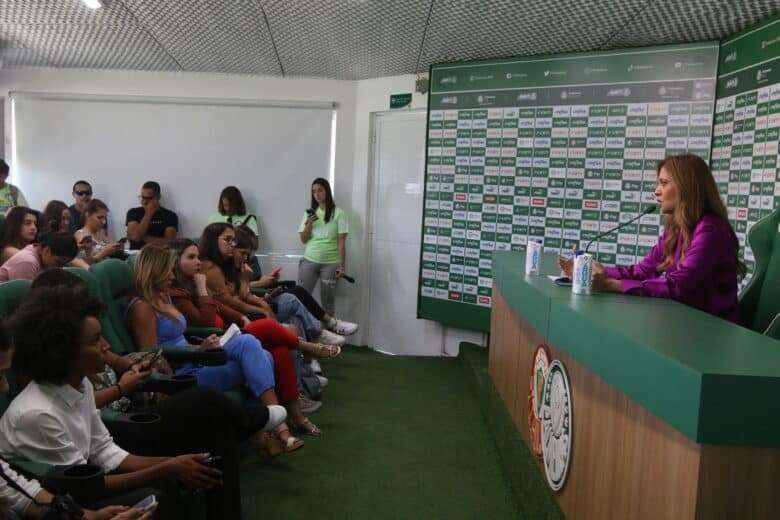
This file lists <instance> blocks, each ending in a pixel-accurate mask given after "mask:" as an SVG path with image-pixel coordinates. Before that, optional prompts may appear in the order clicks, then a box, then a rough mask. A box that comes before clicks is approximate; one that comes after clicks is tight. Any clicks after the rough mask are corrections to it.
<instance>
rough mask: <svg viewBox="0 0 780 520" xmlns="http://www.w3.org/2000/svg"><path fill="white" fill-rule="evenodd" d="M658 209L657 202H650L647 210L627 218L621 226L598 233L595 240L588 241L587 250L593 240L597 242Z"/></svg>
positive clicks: (586, 250)
mask: <svg viewBox="0 0 780 520" xmlns="http://www.w3.org/2000/svg"><path fill="white" fill-rule="evenodd" d="M657 209H658V206H656V205H655V204H649V205H647V207H645V210H644V211H643V212H642V213H640V214H639V215H637V216H636V217H634V218H632V219H631V220H627V221H626V222H623V223H622V224H620V225H619V226H617V227H613V228H612V229H610V230H609V231H605V232H603V233H599V234H598V235H596V237H595V238H593V240H591V241H590V242H588V245H587V246H585V252H586V253H587V252H588V250H589V249H590V246H591V244H593V242H595V241H596V240H598V239H600V238H602V237H604V236H607V235H609V234H610V233H614V232H615V231H617V230H618V229H622V228H624V227H626V226H627V225H629V224H631V223H632V222H636V221H637V220H639V219H640V218H642V217H644V216H645V215H649V214H650V213H655V212H656V210H657Z"/></svg>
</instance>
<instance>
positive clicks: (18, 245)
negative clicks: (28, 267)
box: [0, 206, 39, 264]
mask: <svg viewBox="0 0 780 520" xmlns="http://www.w3.org/2000/svg"><path fill="white" fill-rule="evenodd" d="M38 216H39V213H38V212H37V211H36V210H34V209H30V208H27V207H25V206H16V207H13V208H11V209H10V210H9V211H8V213H7V214H6V216H5V218H4V219H3V221H2V222H0V264H4V263H5V262H6V260H8V259H9V258H11V257H12V256H14V255H15V254H16V253H18V252H19V251H21V250H22V249H24V248H25V247H27V246H29V245H30V244H32V243H33V242H35V239H36V238H37V237H38Z"/></svg>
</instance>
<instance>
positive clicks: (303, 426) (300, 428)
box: [290, 417, 322, 437]
mask: <svg viewBox="0 0 780 520" xmlns="http://www.w3.org/2000/svg"><path fill="white" fill-rule="evenodd" d="M290 428H291V429H292V430H293V431H294V432H296V433H304V434H306V435H312V436H314V437H319V436H320V435H322V431H321V430H320V429H319V428H317V425H316V424H314V423H313V422H311V421H310V420H309V419H307V418H305V417H304V419H303V422H302V423H300V424H295V423H294V422H292V421H290Z"/></svg>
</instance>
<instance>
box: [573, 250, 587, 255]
mask: <svg viewBox="0 0 780 520" xmlns="http://www.w3.org/2000/svg"><path fill="white" fill-rule="evenodd" d="M582 254H585V251H583V250H582V249H577V250H576V251H575V252H574V256H580V255H582Z"/></svg>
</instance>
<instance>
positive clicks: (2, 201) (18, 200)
mask: <svg viewBox="0 0 780 520" xmlns="http://www.w3.org/2000/svg"><path fill="white" fill-rule="evenodd" d="M14 206H27V201H26V200H25V198H24V195H23V194H22V192H21V191H19V188H17V187H16V186H13V185H11V184H8V183H7V182H6V183H5V186H3V187H2V188H0V215H2V216H5V214H6V213H8V210H9V209H11V208H13V207H14Z"/></svg>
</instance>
